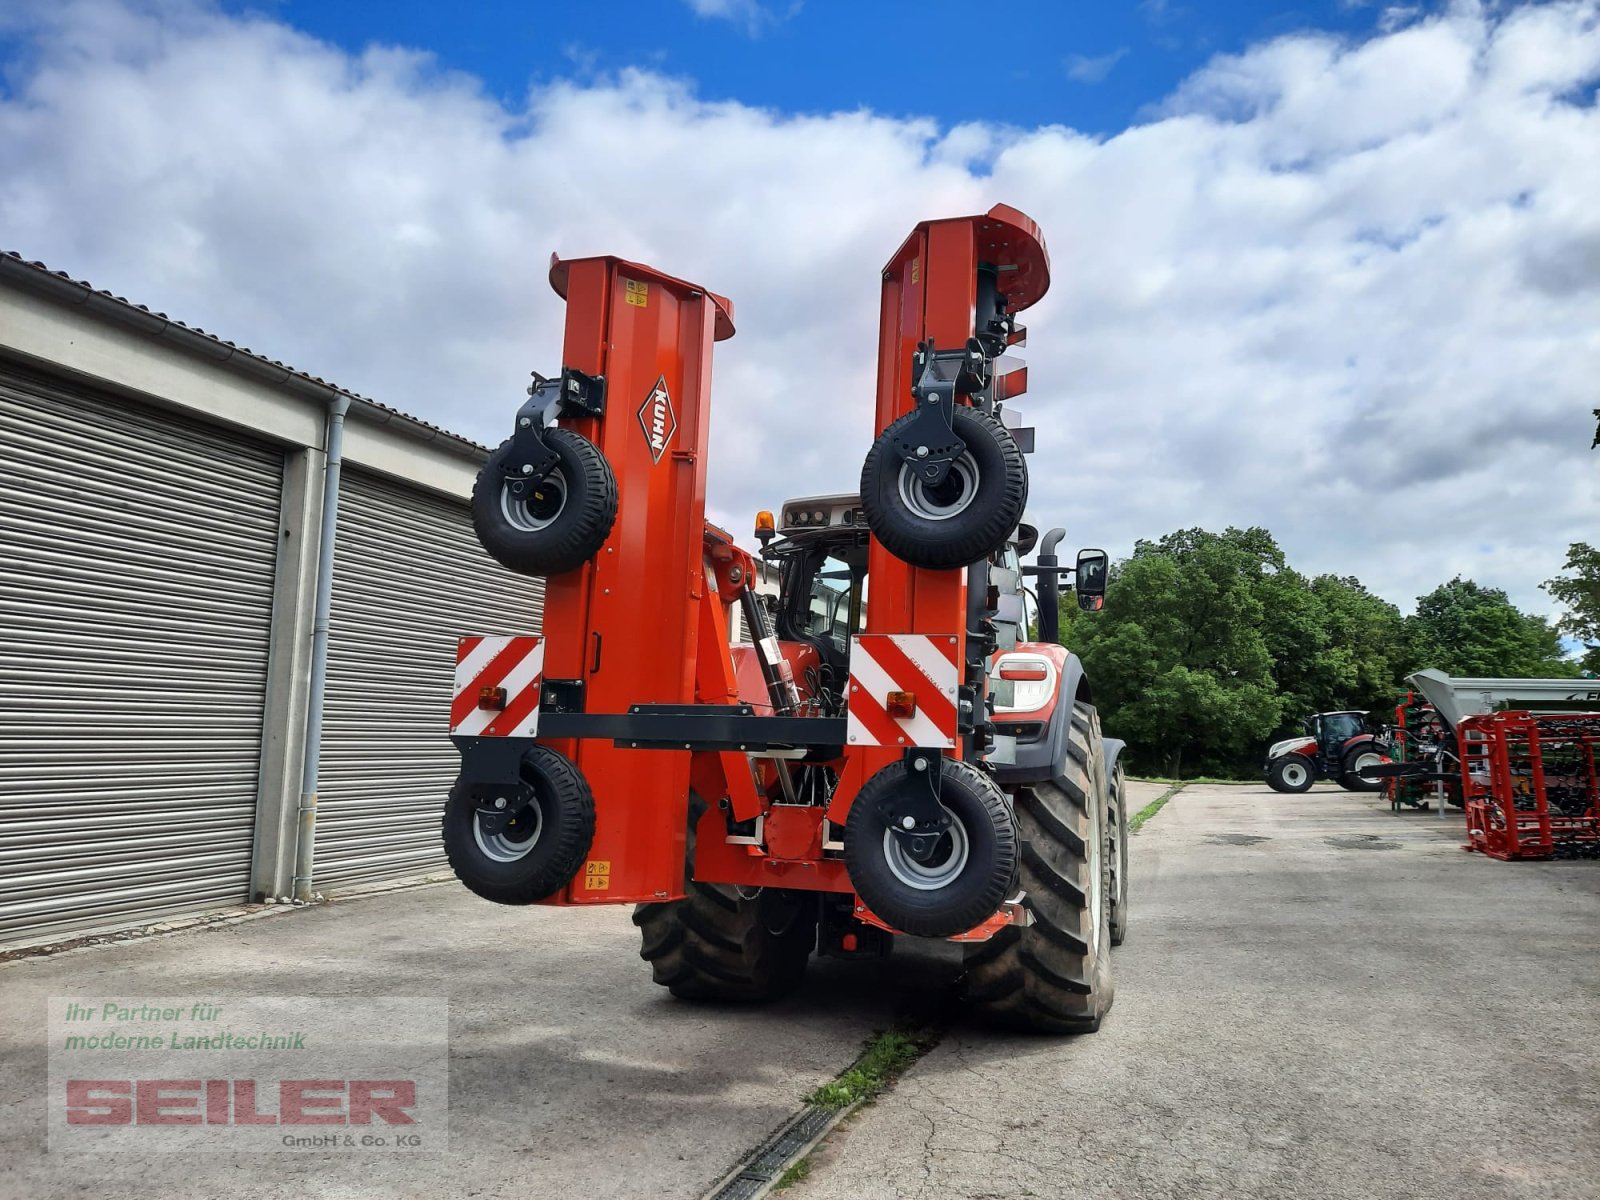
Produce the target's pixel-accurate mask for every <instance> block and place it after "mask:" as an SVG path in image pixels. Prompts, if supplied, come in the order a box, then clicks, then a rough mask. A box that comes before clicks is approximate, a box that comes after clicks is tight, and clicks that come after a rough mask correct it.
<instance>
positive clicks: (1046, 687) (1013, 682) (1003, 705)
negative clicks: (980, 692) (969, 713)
mask: <svg viewBox="0 0 1600 1200" xmlns="http://www.w3.org/2000/svg"><path fill="white" fill-rule="evenodd" d="M990 679H991V681H992V683H993V689H992V691H993V696H994V711H995V712H997V713H1025V712H1038V711H1039V710H1040V709H1043V708H1045V707H1047V706H1048V705H1049V704H1050V703H1051V701H1052V700H1053V699H1054V697H1055V688H1056V667H1055V664H1054V663H1053V662H1051V661H1050V659H1048V658H1047V657H1045V656H1044V655H1043V654H1036V653H1032V652H1030V651H1026V650H1024V651H1012V652H1009V653H1005V654H1001V655H998V656H997V657H996V659H995V661H994V665H993V667H992V668H991V672H990Z"/></svg>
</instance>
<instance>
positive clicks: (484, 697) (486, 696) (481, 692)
mask: <svg viewBox="0 0 1600 1200" xmlns="http://www.w3.org/2000/svg"><path fill="white" fill-rule="evenodd" d="M478 707H479V708H481V709H484V710H485V711H486V712H504V711H505V707H506V690H505V688H503V687H481V688H479V689H478Z"/></svg>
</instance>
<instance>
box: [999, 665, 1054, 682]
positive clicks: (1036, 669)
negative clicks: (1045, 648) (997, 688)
mask: <svg viewBox="0 0 1600 1200" xmlns="http://www.w3.org/2000/svg"><path fill="white" fill-rule="evenodd" d="M1000 678H1001V679H1031V680H1040V679H1049V678H1050V670H1049V668H1048V667H1045V666H1043V665H1042V664H1036V663H1025V664H1023V663H1005V664H1004V665H1002V666H1001V668H1000Z"/></svg>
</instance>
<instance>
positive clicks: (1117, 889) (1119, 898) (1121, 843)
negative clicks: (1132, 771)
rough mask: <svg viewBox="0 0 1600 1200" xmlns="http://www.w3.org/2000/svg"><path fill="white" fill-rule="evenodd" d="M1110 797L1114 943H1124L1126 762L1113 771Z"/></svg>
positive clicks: (1126, 894) (1126, 814)
mask: <svg viewBox="0 0 1600 1200" xmlns="http://www.w3.org/2000/svg"><path fill="white" fill-rule="evenodd" d="M1108 799H1109V801H1110V805H1111V818H1110V820H1109V822H1108V823H1107V828H1108V829H1109V830H1110V832H1111V837H1112V847H1111V893H1110V895H1111V944H1112V945H1113V946H1120V945H1122V943H1123V942H1124V941H1125V940H1126V939H1127V936H1128V779H1127V776H1125V775H1124V774H1123V773H1122V764H1121V763H1118V764H1117V767H1116V770H1114V771H1112V772H1111V779H1110V791H1109V792H1108Z"/></svg>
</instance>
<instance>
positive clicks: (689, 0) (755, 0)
mask: <svg viewBox="0 0 1600 1200" xmlns="http://www.w3.org/2000/svg"><path fill="white" fill-rule="evenodd" d="M684 3H685V4H687V5H688V6H689V7H690V9H691V10H693V12H694V14H695V16H697V17H713V18H717V19H719V20H724V21H731V22H733V23H734V24H735V25H742V26H744V29H745V32H746V33H748V34H750V36H751V37H756V36H758V35H759V34H760V33H761V32H762V31H763V30H765V29H767V28H768V27H769V26H772V25H776V24H779V23H781V22H783V21H787V20H788V19H789V18H790V17H792V16H794V15H795V14H796V13H798V12H799V11H800V8H801V0H790V2H789V3H786V4H782V5H779V4H778V3H775V2H774V0H684Z"/></svg>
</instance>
